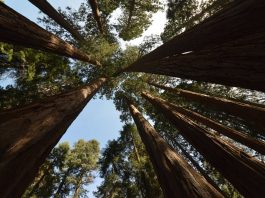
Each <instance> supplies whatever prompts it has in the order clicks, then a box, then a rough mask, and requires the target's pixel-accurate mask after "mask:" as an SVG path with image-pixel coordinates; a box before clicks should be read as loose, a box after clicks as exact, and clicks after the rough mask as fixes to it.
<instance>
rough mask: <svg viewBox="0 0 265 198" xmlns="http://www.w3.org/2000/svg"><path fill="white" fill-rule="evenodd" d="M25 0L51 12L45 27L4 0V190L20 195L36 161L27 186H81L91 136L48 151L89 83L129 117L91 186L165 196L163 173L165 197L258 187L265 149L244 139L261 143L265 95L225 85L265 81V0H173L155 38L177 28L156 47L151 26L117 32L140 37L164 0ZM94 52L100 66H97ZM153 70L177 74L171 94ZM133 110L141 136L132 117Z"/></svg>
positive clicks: (75, 191) (57, 191) (0, 143)
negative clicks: (73, 2) (59, 5)
mask: <svg viewBox="0 0 265 198" xmlns="http://www.w3.org/2000/svg"><path fill="white" fill-rule="evenodd" d="M30 1H31V2H34V3H35V5H37V6H39V7H40V9H42V11H43V12H45V13H46V14H47V15H48V16H50V17H51V18H52V19H51V18H47V17H46V16H44V17H43V18H41V19H39V22H41V23H42V25H44V27H45V28H46V30H44V29H43V28H40V27H39V26H37V25H36V24H34V23H32V22H31V21H29V20H28V19H26V18H25V17H23V16H21V15H20V14H18V13H16V12H15V11H14V10H12V9H10V8H9V7H7V6H6V5H4V4H3V3H0V4H1V5H0V9H1V11H2V12H1V13H0V15H1V16H2V17H0V18H1V19H0V27H1V28H0V29H1V30H0V40H1V41H3V42H8V43H11V44H12V45H11V44H4V43H0V75H1V76H0V77H5V76H8V78H12V80H13V81H14V83H13V85H9V86H7V87H1V89H0V93H1V94H0V99H1V100H0V106H1V108H2V109H6V110H4V111H1V112H0V131H1V132H0V177H1V181H0V193H1V196H2V197H19V196H21V194H22V193H23V192H24V190H25V189H26V187H27V185H28V184H29V183H30V181H31V180H32V179H33V178H34V176H35V174H36V173H37V172H38V168H39V167H40V166H41V164H43V165H42V168H41V169H40V170H39V173H40V174H39V176H38V177H37V178H36V180H35V182H34V185H33V186H32V188H31V189H30V191H28V195H29V196H30V195H37V196H41V195H40V194H41V193H43V195H44V194H45V195H47V196H55V197H65V196H66V195H68V194H69V193H70V192H71V195H72V196H74V197H80V196H82V195H83V193H85V187H84V185H86V184H88V183H89V182H90V181H91V178H92V177H91V176H92V175H91V174H90V173H91V172H90V173H89V174H86V171H87V170H94V169H95V168H96V166H94V165H95V160H94V159H95V158H96V156H95V155H96V153H97V152H98V147H97V144H94V143H92V144H91V145H94V146H91V147H90V146H86V145H87V144H86V142H85V141H79V142H78V143H77V144H76V145H75V149H73V150H72V151H71V152H70V149H69V147H67V146H63V147H60V149H59V150H57V151H58V152H57V151H56V149H55V150H54V152H55V151H56V152H55V153H52V156H49V157H48V158H47V160H46V161H45V158H46V157H47V156H48V154H49V153H50V151H51V150H52V148H53V147H54V146H55V145H56V143H57V142H58V141H59V139H60V137H61V136H62V135H63V134H64V132H65V131H66V129H67V128H68V127H69V125H70V124H71V123H72V122H73V121H74V119H75V118H76V117H77V115H78V114H79V112H80V111H81V110H82V109H83V108H84V106H85V105H86V104H87V102H88V101H89V100H90V99H91V98H92V96H93V95H95V93H96V92H98V93H99V94H100V96H102V97H103V96H106V97H107V98H108V99H113V100H114V103H115V105H116V108H117V110H119V111H121V120H122V121H123V122H125V123H126V125H125V126H124V128H123V130H122V131H121V134H120V137H119V138H117V139H116V140H113V141H110V142H109V143H108V145H107V147H106V149H105V150H104V151H103V153H102V157H101V159H100V162H99V165H100V174H101V176H102V177H104V181H103V182H102V184H101V186H100V187H99V188H98V191H97V192H96V193H95V195H96V196H97V197H121V196H122V197H163V196H162V193H161V192H162V191H161V189H160V188H159V184H160V185H161V188H162V190H163V192H164V194H165V196H166V197H172V196H178V195H180V196H183V197H186V196H192V197H205V196H206V197H211V196H214V197H222V196H223V195H222V194H226V195H227V196H229V197H233V196H236V197H240V195H239V193H238V192H237V191H236V190H235V188H236V189H237V190H238V191H239V192H240V193H241V194H242V195H244V196H247V197H257V196H260V194H261V193H262V192H264V189H263V186H264V178H265V175H264V163H263V162H262V160H264V156H262V155H260V154H259V153H256V152H255V151H253V150H251V148H252V149H254V150H256V151H258V152H260V153H264V141H262V139H264V134H263V129H264V123H263V118H264V105H261V104H252V103H251V102H253V101H255V102H258V103H262V102H264V94H263V93H261V92H254V91H252V90H246V89H242V88H232V87H227V86H236V87H244V88H249V89H253V90H259V91H264V90H265V89H264V85H263V84H264V66H263V64H264V48H265V47H264V31H265V28H264V25H263V24H262V23H260V21H259V20H260V19H261V18H264V13H265V12H264V10H265V3H264V1H262V0H258V1H254V0H249V1H244V0H235V1H232V0H231V1H230V0H225V1H219V0H212V1H209V2H203V3H202V4H198V2H197V1H195V0H188V1H184V0H176V1H175V0H174V1H173V0H169V1H168V5H170V6H169V7H168V10H167V19H168V22H167V25H166V28H165V31H164V33H163V34H162V35H161V38H162V40H163V41H164V42H165V41H166V40H168V39H169V38H172V37H173V36H175V34H179V33H181V34H179V35H177V36H175V37H174V38H172V39H171V40H169V41H166V42H165V43H164V44H163V45H162V46H160V47H158V48H157V49H155V50H154V51H152V52H150V51H151V50H152V49H153V48H154V47H155V46H157V45H159V42H160V41H159V39H157V37H156V36H150V37H148V38H147V39H145V40H144V41H143V43H141V44H140V45H139V46H126V47H125V49H124V48H123V47H121V45H120V42H119V41H120V40H121V39H123V40H127V41H129V40H131V39H134V38H137V37H139V36H140V35H141V34H142V33H143V32H144V31H145V30H146V29H147V28H148V27H149V25H150V24H151V16H152V14H154V13H155V12H157V11H158V10H159V9H161V8H162V7H161V5H162V1H158V0H148V1H138V0H130V1H124V0H119V1H114V0H102V1H95V0H84V1H83V2H82V4H81V5H80V7H79V8H78V10H75V9H73V8H67V9H65V10H63V9H57V10H58V12H57V11H56V10H55V9H54V8H53V7H52V6H51V5H50V4H49V3H48V2H47V1H43V2H41V1H35V0H30ZM117 13H119V14H118V15H115V17H114V14H117ZM114 18H115V19H114ZM69 24H71V25H72V26H69ZM77 30H78V32H77ZM184 30H185V31H184ZM67 31H69V32H67ZM183 31H184V32H183ZM182 32H183V33H182ZM69 33H70V34H72V36H73V37H76V38H77V39H76V40H75V39H73V37H72V36H70V34H69ZM55 35H56V36H55ZM81 35H82V38H80V37H81ZM59 38H62V39H64V40H67V41H68V43H66V42H65V41H63V40H62V39H59ZM77 40H82V42H78V41H77ZM69 43H71V45H70V44H69ZM17 45H18V46H17ZM22 46H23V47H22ZM74 46H75V47H74ZM24 47H30V48H35V50H34V49H25V48H24ZM79 48H80V49H82V51H83V52H87V53H88V52H89V55H87V54H85V53H83V52H81V51H80V50H78V49H79ZM36 49H37V50H43V51H47V52H41V51H37V50H36ZM50 53H54V54H57V55H54V54H50ZM58 55H61V56H64V57H60V56H58ZM68 57H71V58H75V59H79V60H83V61H80V62H79V61H72V60H70V59H68ZM96 60H98V61H96ZM99 62H100V63H101V65H102V67H94V66H93V65H100V63H99ZM123 68H125V69H123ZM134 72H144V73H134ZM157 74H163V76H159V75H157ZM170 76H173V77H180V78H184V79H176V78H173V77H170ZM91 79H95V80H94V81H92V80H91ZM107 79H108V80H107ZM185 79H191V80H185ZM150 80H152V82H156V83H158V84H166V85H172V87H173V86H174V87H175V86H177V87H178V88H179V89H178V90H177V94H175V93H173V94H172V93H169V92H168V91H165V92H163V91H162V90H161V89H157V88H155V87H153V86H149V85H148V84H147V83H146V82H150ZM193 80H197V82H195V81H193ZM209 82H210V83H218V84H221V85H216V84H210V83H209ZM103 84H104V86H103ZM156 86H157V87H160V88H161V86H158V85H157V84H156ZM100 87H102V88H103V89H101V90H100V91H99V89H100ZM162 88H164V87H162ZM189 88H191V89H189ZM166 89H167V90H169V89H168V88H166ZM170 90H171V91H172V89H170ZM188 90H192V91H188ZM143 91H148V92H150V93H152V95H156V96H159V98H158V97H153V96H152V95H150V94H146V93H144V94H143V96H144V97H145V98H146V99H147V100H143V99H142V98H141V97H140V95H141V93H142V92H143ZM174 91H175V90H174ZM204 91H205V92H204ZM201 93H206V94H201ZM230 93H233V94H232V95H236V97H234V99H236V100H234V99H229V98H233V97H230ZM125 98H127V99H129V100H130V101H129V106H130V111H131V113H130V111H129V110H128V104H127V102H126V100H124V99H125ZM162 98H163V99H162ZM133 104H136V105H137V107H138V108H139V110H140V111H141V112H143V114H145V115H147V116H149V118H150V119H152V121H154V123H155V124H154V127H155V128H154V127H152V126H151V125H150V124H149V123H148V122H147V120H146V119H144V117H143V115H141V114H140V112H139V111H138V110H137V109H136V108H135V106H134V105H133ZM131 115H132V117H133V119H134V120H135V122H136V125H137V128H138V130H139V134H140V136H139V135H137V130H136V128H135V127H134V126H132V125H130V124H128V123H129V122H130V121H131ZM241 118H242V119H241ZM174 126H175V127H174ZM258 132H259V133H258ZM250 136H252V137H250ZM140 137H141V138H140ZM227 137H229V138H231V139H229V138H227ZM141 139H142V141H143V143H142V142H141ZM238 142H240V143H241V144H243V145H241V144H238ZM144 146H145V148H146V150H145V149H144ZM87 151H90V152H92V153H93V154H95V155H92V154H91V155H86V152H87ZM247 152H248V153H247ZM55 156H57V157H55ZM66 156H69V157H66ZM55 158H57V160H55ZM92 158H93V159H92ZM66 159H67V160H66ZM81 159H82V160H81ZM149 159H150V160H151V162H152V164H153V167H154V170H153V168H152V165H151V163H150V161H149ZM258 159H259V160H258ZM80 160H81V161H84V162H81V163H80ZM92 161H93V163H92ZM43 162H44V163H43ZM90 162H91V163H90ZM89 164H93V167H92V166H89ZM189 164H192V166H191V165H189ZM58 172H60V174H59V175H58V174H57V173H58ZM88 172H89V171H88ZM200 173H201V174H200ZM56 174H57V175H56ZM156 175H157V176H156ZM227 180H228V181H230V182H231V183H232V185H233V186H234V187H235V188H234V187H233V186H232V185H231V184H230V183H229V182H228V181H227ZM47 183H50V184H51V185H50V186H47V188H45V189H43V188H42V187H43V186H45V185H44V184H47ZM220 190H222V191H223V192H219V191H220ZM45 195H44V196H45ZM25 196H27V195H25Z"/></svg>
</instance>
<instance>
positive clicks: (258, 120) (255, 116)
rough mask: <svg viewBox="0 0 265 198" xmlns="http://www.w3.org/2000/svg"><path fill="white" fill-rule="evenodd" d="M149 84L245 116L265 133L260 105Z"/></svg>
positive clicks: (262, 108) (263, 110) (232, 113)
mask: <svg viewBox="0 0 265 198" xmlns="http://www.w3.org/2000/svg"><path fill="white" fill-rule="evenodd" d="M149 84H150V85H153V86H156V87H158V88H161V89H165V90H167V91H169V92H172V93H175V94H178V95H180V96H182V97H185V98H186V99H188V100H191V101H196V102H199V103H201V104H203V105H206V106H210V107H213V108H214V109H217V110H219V111H223V112H226V113H229V114H231V115H234V116H237V117H240V118H243V119H244V120H246V121H247V122H250V123H252V124H253V125H254V126H258V127H259V128H260V129H263V130H260V131H259V133H261V134H265V122H264V120H265V108H264V107H259V106H256V105H254V104H250V103H243V102H238V101H235V100H230V99H225V98H219V97H214V96H209V95H206V94H201V93H196V92H193V91H188V90H184V89H174V88H171V87H166V86H163V85H159V84H156V83H149Z"/></svg>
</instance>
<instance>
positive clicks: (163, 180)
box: [128, 102, 223, 198]
mask: <svg viewBox="0 0 265 198" xmlns="http://www.w3.org/2000/svg"><path fill="white" fill-rule="evenodd" d="M128 105H129V107H130V112H131V114H132V116H133V119H134V121H135V123H136V125H137V128H138V131H139V134H140V136H141V139H142V141H143V143H144V145H145V147H146V150H147V152H148V154H149V156H150V159H151V161H152V164H153V166H154V169H155V171H156V173H157V176H158V180H159V183H160V185H161V188H162V190H163V193H164V196H165V197H167V198H171V197H223V196H222V195H221V194H220V193H219V192H218V191H217V190H216V189H214V187H212V186H211V185H210V184H209V183H207V181H206V180H205V179H204V178H203V177H202V176H201V175H199V174H198V173H197V172H196V171H195V170H194V169H193V168H192V167H191V166H190V165H189V164H188V163H187V162H186V161H185V160H184V159H183V158H182V157H181V156H180V155H178V154H177V153H176V152H175V151H174V150H173V148H172V147H170V146H169V145H168V144H167V143H166V142H165V140H164V139H163V138H161V137H160V136H159V135H158V133H157V132H156V131H155V129H154V128H153V127H152V126H151V125H150V124H149V123H148V121H147V120H146V119H144V117H143V116H142V115H141V113H140V112H139V111H138V110H137V109H136V108H135V106H134V105H132V104H131V103H130V102H129V103H128Z"/></svg>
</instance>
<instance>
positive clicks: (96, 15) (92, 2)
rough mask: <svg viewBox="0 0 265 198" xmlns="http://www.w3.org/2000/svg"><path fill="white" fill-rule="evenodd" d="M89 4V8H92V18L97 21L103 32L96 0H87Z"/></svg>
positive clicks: (102, 32)
mask: <svg viewBox="0 0 265 198" xmlns="http://www.w3.org/2000/svg"><path fill="white" fill-rule="evenodd" d="M89 4H90V6H91V9H92V12H93V15H94V19H95V20H96V22H97V25H98V29H99V31H100V33H101V34H104V30H103V24H102V20H101V16H100V12H99V8H98V3H97V0H89Z"/></svg>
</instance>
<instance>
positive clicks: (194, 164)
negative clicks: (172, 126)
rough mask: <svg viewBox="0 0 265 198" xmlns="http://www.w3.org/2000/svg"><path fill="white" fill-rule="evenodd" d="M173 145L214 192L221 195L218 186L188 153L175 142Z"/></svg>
mask: <svg viewBox="0 0 265 198" xmlns="http://www.w3.org/2000/svg"><path fill="white" fill-rule="evenodd" d="M174 144H175V145H176V146H177V147H178V148H179V149H180V150H181V151H182V153H183V154H184V156H185V157H186V158H187V159H188V160H190V162H191V163H192V165H193V166H194V167H195V168H196V169H197V170H198V171H199V173H201V175H202V176H203V177H204V178H205V179H206V180H207V181H208V182H209V183H210V184H211V185H212V186H213V187H215V189H216V190H218V191H219V192H220V193H221V194H223V192H222V190H221V189H220V188H219V186H218V185H217V184H216V183H215V182H214V181H213V179H212V178H210V177H209V175H208V174H207V173H206V172H205V171H204V170H203V169H202V167H200V166H199V164H198V163H197V162H196V161H195V160H194V159H193V158H192V157H191V156H190V154H189V153H187V151H186V150H185V149H184V148H183V147H182V146H181V145H180V144H179V143H178V142H177V141H176V140H174Z"/></svg>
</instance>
